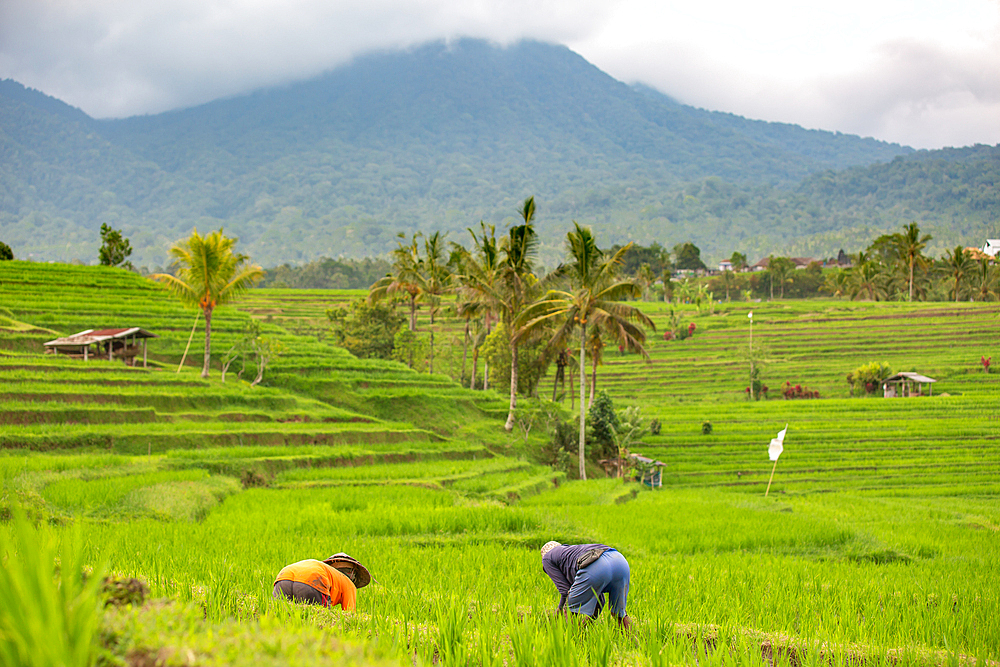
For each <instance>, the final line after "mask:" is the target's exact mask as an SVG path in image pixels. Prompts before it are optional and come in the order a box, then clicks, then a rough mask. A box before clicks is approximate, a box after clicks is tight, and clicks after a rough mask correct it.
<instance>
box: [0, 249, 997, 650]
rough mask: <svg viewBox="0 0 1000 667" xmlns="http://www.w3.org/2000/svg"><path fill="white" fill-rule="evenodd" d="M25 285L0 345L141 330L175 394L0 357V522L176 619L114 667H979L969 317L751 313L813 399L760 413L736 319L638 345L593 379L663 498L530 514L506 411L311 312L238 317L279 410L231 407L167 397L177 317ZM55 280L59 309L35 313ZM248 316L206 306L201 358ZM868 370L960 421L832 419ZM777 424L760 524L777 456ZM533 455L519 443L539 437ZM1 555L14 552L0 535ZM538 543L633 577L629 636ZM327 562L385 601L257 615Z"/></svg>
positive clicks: (4, 291) (980, 431) (525, 468)
mask: <svg viewBox="0 0 1000 667" xmlns="http://www.w3.org/2000/svg"><path fill="white" fill-rule="evenodd" d="M8 266H9V264H8ZM15 266H16V267H17V270H18V271H20V274H19V275H17V276H12V275H11V274H0V283H2V284H0V298H2V299H3V303H2V306H3V307H5V308H8V309H10V311H11V318H10V319H13V320H17V321H18V322H22V323H27V324H29V325H32V326H35V327H38V326H44V327H47V328H51V329H55V330H57V331H58V332H59V333H60V334H65V333H72V332H74V331H76V330H79V329H83V328H89V327H91V326H119V325H120V326H127V325H138V326H143V327H144V328H147V329H150V330H153V331H155V332H156V333H160V334H161V335H163V336H164V338H163V339H162V340H158V341H154V343H153V347H152V348H151V350H154V358H155V359H156V360H157V361H158V362H161V363H163V364H166V365H167V366H168V367H167V368H162V369H160V368H158V369H156V370H151V371H148V372H142V371H139V370H133V369H125V368H123V367H122V366H121V365H117V364H109V363H107V362H98V363H91V364H90V365H87V366H83V365H82V364H81V363H79V362H72V361H69V360H56V359H52V358H51V357H44V356H40V355H38V354H35V353H33V352H32V350H33V349H35V348H33V346H35V345H37V344H38V342H39V340H40V339H47V338H48V337H49V334H47V333H38V334H33V333H30V330H26V329H25V328H24V327H21V328H20V330H19V331H14V330H13V329H8V330H4V332H3V333H2V334H0V341H2V345H3V346H4V347H5V348H6V349H7V350H9V351H10V352H8V353H7V354H4V355H3V356H0V376H2V385H3V392H4V398H3V399H2V400H3V403H2V406H0V423H2V431H0V433H2V438H3V446H4V453H3V455H2V456H0V478H2V483H3V493H4V498H5V504H9V502H10V501H11V499H13V498H17V499H19V500H20V501H22V502H23V503H24V504H26V505H27V506H28V507H29V508H30V509H31V511H33V512H34V513H35V514H36V515H39V516H48V517H50V518H52V519H53V520H55V522H54V523H52V524H51V525H50V526H48V527H45V526H42V527H40V528H39V529H38V530H39V531H40V533H41V534H42V535H43V536H45V535H51V536H52V538H53V539H55V540H63V541H65V540H68V539H69V538H70V537H71V536H72V533H73V531H72V529H71V527H72V526H74V525H75V526H83V527H84V538H83V540H82V541H83V545H82V546H81V547H80V548H81V549H82V550H83V552H84V553H85V556H86V558H87V559H88V560H89V561H91V562H95V563H97V562H106V563H108V565H109V567H110V569H111V570H112V571H114V572H116V573H120V574H127V575H134V576H139V577H141V578H143V579H145V580H146V581H147V582H148V583H149V585H150V587H151V589H152V594H153V595H154V596H155V597H157V598H161V599H166V600H170V602H165V603H156V604H152V605H146V606H143V607H141V608H137V609H131V610H129V609H125V610H121V611H112V612H108V613H107V614H106V616H105V617H104V620H103V623H104V627H105V628H106V634H105V638H104V640H103V643H104V644H105V645H106V646H109V647H110V650H111V651H112V653H114V654H117V655H119V656H121V657H122V658H123V659H125V660H126V661H127V662H130V663H132V664H150V662H152V661H154V660H155V659H160V660H161V661H162V662H164V663H167V664H191V663H192V662H194V663H197V664H257V665H259V664H327V663H328V662H329V661H330V660H339V661H341V662H344V663H350V662H352V661H353V662H357V663H363V662H380V661H387V662H390V663H396V662H397V661H404V662H406V661H410V660H411V659H412V656H416V659H417V660H418V661H420V662H422V663H431V662H434V661H437V662H439V663H442V664H468V663H470V662H471V663H473V664H500V663H501V662H506V663H507V664H606V663H607V662H612V663H615V664H618V663H624V664H643V665H645V664H679V663H685V664H693V663H695V662H697V663H698V664H734V663H735V664H764V663H766V664H771V660H772V659H773V660H775V661H776V662H777V663H779V664H801V663H809V664H820V663H824V662H831V661H832V662H837V663H844V662H848V661H851V662H856V661H862V660H863V661H864V662H865V663H866V664H889V663H892V664H900V663H902V664H943V663H946V662H952V661H962V660H964V658H962V657H961V656H971V657H978V658H980V659H981V660H993V661H996V660H998V659H1000V625H998V623H1000V620H998V619H1000V597H998V593H997V591H996V588H995V586H994V585H993V581H992V580H993V578H994V576H995V572H997V571H1000V510H998V507H1000V505H998V503H997V496H998V494H1000V474H998V472H997V471H998V466H997V463H998V453H997V448H996V445H995V442H996V440H995V439H996V437H997V435H998V429H997V422H996V414H995V412H994V411H993V408H992V407H991V404H992V403H993V402H994V401H995V399H994V397H995V396H996V395H997V387H996V378H997V376H995V375H986V374H982V373H975V372H971V371H973V369H974V367H975V364H976V362H977V361H978V357H979V355H980V354H986V355H987V356H989V353H990V348H989V346H990V345H991V344H992V341H991V337H990V334H989V325H990V324H991V323H992V322H995V310H992V309H990V308H987V307H982V306H976V307H972V306H967V305H965V304H963V305H961V306H958V307H955V308H952V307H950V306H949V307H947V308H943V307H942V306H941V304H930V305H916V306H902V305H888V306H884V305H882V304H879V305H878V306H871V305H864V304H861V305H859V304H843V303H837V302H820V303H797V304H767V305H758V306H755V308H756V310H755V320H756V321H757V324H755V330H754V335H755V337H756V336H758V335H759V336H761V337H762V338H764V339H765V340H766V341H767V344H768V347H769V348H770V350H771V354H770V355H769V356H770V357H771V359H770V362H769V365H768V370H767V371H766V375H765V380H766V381H767V383H768V384H769V385H771V386H772V387H776V386H778V385H779V384H780V382H781V380H782V379H788V380H791V381H793V382H802V383H803V384H807V385H808V386H810V387H811V388H815V389H819V390H820V391H821V393H822V394H823V395H824V396H834V398H830V399H826V398H824V399H822V400H808V401H781V400H769V401H765V402H760V403H753V404H751V403H748V402H746V401H741V400H738V397H739V396H740V393H741V391H742V386H741V381H740V380H739V379H737V378H732V377H731V375H730V374H731V373H737V372H738V371H739V363H738V362H737V361H736V358H735V354H734V352H733V348H735V347H738V346H739V345H740V344H741V341H743V340H744V336H745V334H746V325H745V322H746V317H745V306H743V307H738V306H733V308H732V310H729V309H723V308H719V309H718V310H719V313H718V314H716V315H710V314H708V313H704V314H702V315H700V316H695V319H694V321H695V322H696V324H697V330H696V333H695V336H694V338H692V339H689V340H686V341H676V342H675V341H670V342H667V341H663V340H662V339H658V340H656V343H655V344H654V345H653V346H652V350H651V351H652V355H653V363H652V364H650V365H645V364H641V363H638V362H637V360H636V359H635V358H632V357H619V356H618V355H617V353H616V352H609V354H608V355H607V363H606V364H605V366H604V367H602V369H601V372H600V378H599V381H598V383H599V385H598V386H599V387H602V386H603V387H607V388H608V389H609V391H610V392H611V393H612V395H613V396H614V397H615V400H616V403H617V404H618V405H619V406H621V405H624V404H626V403H628V402H634V403H636V404H639V405H641V406H642V409H643V413H644V414H645V415H647V416H649V417H658V418H659V419H660V420H661V421H662V423H663V431H662V433H661V434H660V435H659V436H656V437H650V438H648V439H647V446H646V447H645V448H643V451H644V453H649V454H651V455H654V456H656V457H657V458H659V459H661V460H663V461H665V462H667V463H668V467H667V469H666V474H665V485H666V488H665V489H664V490H662V491H658V492H652V491H648V490H642V489H639V488H638V487H637V486H636V485H634V484H622V483H621V482H620V481H618V480H597V481H590V482H586V483H570V484H563V485H560V486H559V488H557V489H552V486H553V484H552V481H553V478H558V476H557V475H556V474H555V473H553V472H552V471H550V470H549V469H547V468H544V467H541V466H537V465H536V464H533V463H531V462H529V461H525V460H521V459H519V458H517V457H516V456H514V455H513V454H514V452H515V451H516V443H517V442H518V441H519V438H518V437H511V438H508V437H507V436H504V435H502V434H500V433H499V423H500V421H499V419H497V418H496V417H497V415H500V414H503V412H504V403H503V400H502V399H500V398H498V397H496V396H493V395H490V394H485V395H484V394H482V393H479V394H472V393H471V392H468V391H467V390H464V389H461V388H459V387H458V386H457V385H455V384H454V383H452V382H450V381H449V380H448V379H447V378H446V377H428V376H425V375H419V374H416V373H413V372H412V371H410V370H409V369H406V368H404V367H401V366H399V365H397V364H389V363H382V362H378V363H375V362H359V361H357V360H353V359H352V358H350V357H349V356H348V355H344V354H343V353H341V352H339V351H337V350H335V349H333V348H330V347H329V346H328V345H325V344H324V343H322V342H319V341H317V340H316V338H315V337H312V336H309V335H308V334H307V333H306V332H307V329H306V328H305V325H306V324H308V322H309V320H310V319H311V320H312V321H313V323H314V324H313V326H315V323H317V322H321V321H322V320H321V319H320V317H318V316H317V313H320V314H321V313H322V312H323V310H324V309H325V302H326V301H327V298H328V296H327V295H325V294H322V293H312V294H304V295H299V296H301V297H302V298H301V299H300V300H298V301H294V300H290V299H289V298H288V296H289V295H286V294H284V293H281V292H275V293H268V292H260V293H255V294H254V295H253V296H252V298H251V299H249V300H248V302H247V303H246V304H244V306H242V307H243V308H245V309H249V310H252V311H253V312H254V313H255V314H256V315H257V316H259V317H262V318H263V319H264V326H265V328H266V330H267V331H268V333H269V334H271V335H277V336H281V337H282V340H283V341H285V342H286V345H287V347H288V350H289V352H288V354H286V355H285V356H284V357H283V358H281V359H280V360H279V361H278V362H276V364H275V366H274V368H273V370H272V371H269V374H268V378H269V382H268V383H269V384H270V385H271V386H268V387H256V388H253V389H250V388H249V387H248V386H247V384H246V383H245V382H238V381H235V380H231V381H230V382H227V383H226V384H225V385H222V384H220V383H219V382H218V380H217V379H212V380H209V381H208V382H205V381H202V380H201V379H200V378H198V377H197V372H196V371H195V370H194V369H193V368H191V369H185V370H183V371H182V372H181V373H180V374H177V373H174V372H173V371H174V369H175V368H176V366H175V365H173V364H176V361H177V360H178V359H179V357H180V354H181V352H182V351H183V346H184V343H186V340H187V335H188V333H189V332H190V322H191V319H192V318H191V317H190V315H189V313H187V312H184V311H182V310H181V309H180V308H179V307H178V306H176V305H175V304H173V303H172V302H171V301H170V299H169V297H167V296H166V295H165V294H164V293H163V292H162V291H160V290H159V289H158V288H156V287H155V286H150V285H149V284H148V283H145V282H144V281H141V280H140V279H138V278H135V277H133V276H130V275H127V274H122V273H120V272H111V271H109V270H103V269H94V268H89V269H88V268H75V267H50V266H48V265H40V266H39V265H20V266H17V265H16V264H15ZM4 268H5V267H4V265H3V264H0V271H2V270H3V269H4ZM60 282H62V283H66V284H68V285H69V286H70V287H68V288H67V287H60V288H59V289H60V290H62V291H61V292H60V293H61V294H66V293H67V290H69V291H70V292H71V293H72V294H71V296H70V298H61V299H56V298H54V296H53V297H51V298H50V297H47V296H46V295H47V294H52V295H54V294H55V289H56V284H58V283H60ZM32 285H33V286H32ZM344 296H345V295H342V294H334V295H329V298H330V299H338V298H344ZM268 302H270V303H268ZM648 307H649V308H650V309H651V311H653V316H654V319H657V320H658V323H659V322H660V321H662V320H664V318H665V317H666V315H665V313H664V311H663V309H662V307H661V306H659V305H658V304H650V305H649V306H648ZM293 308H294V309H296V311H293ZM261 309H269V310H271V311H272V312H270V313H263V312H261ZM811 311H812V312H811ZM956 312H961V313H962V314H961V316H959V317H956V316H955V315H954V313H956ZM267 315H271V317H270V320H269V321H268V319H267ZM245 316H246V315H245V314H243V313H241V311H240V310H236V309H229V310H228V311H225V310H224V311H220V317H219V319H218V320H217V321H220V322H221V323H220V325H219V327H220V331H219V337H218V340H219V341H220V342H219V343H218V345H219V346H220V347H221V346H222V345H224V344H225V343H224V341H225V340H226V338H227V336H232V335H234V334H235V332H237V331H238V330H239V329H240V327H241V326H242V321H243V319H242V318H244V317H245ZM886 316H889V317H888V318H886ZM63 322H66V323H67V324H62V323H63ZM443 326H444V329H445V331H451V332H457V331H458V327H457V323H455V322H448V321H446V323H445V324H444V325H443ZM914 329H916V330H918V331H919V334H916V335H912V336H906V334H905V332H906V331H910V330H914ZM296 331H299V332H301V333H296ZM894 333H898V334H899V336H900V337H899V338H895V337H894ZM904 339H909V342H906V340H904ZM839 340H842V341H843V343H840V342H838V341H839ZM200 342H201V341H200V340H199V339H198V337H197V334H196V339H195V344H194V346H193V349H199V345H200ZM215 349H216V350H218V349H219V347H216V348H215ZM196 357H197V359H196V361H195V363H197V362H200V356H197V355H196ZM873 359H879V360H886V361H889V362H890V363H891V364H892V365H893V367H894V368H897V369H904V368H906V369H913V370H918V371H920V372H924V373H926V374H929V375H931V376H932V377H937V378H938V379H939V380H940V382H939V383H938V385H937V386H936V393H940V392H944V393H948V394H950V396H935V397H934V398H932V399H913V400H898V401H884V400H877V399H850V398H846V397H845V395H846V383H843V380H842V377H843V375H844V374H845V373H846V372H847V371H849V370H851V369H853V368H854V367H855V366H856V365H858V364H859V363H862V362H865V361H870V360H873ZM911 360H912V361H911ZM171 365H173V368H169V366H171ZM199 365H200V364H199ZM727 368H728V369H730V370H729V371H727V370H726V369H727ZM772 377H774V378H776V380H775V381H771V378H772ZM811 378H815V380H813V379H811ZM839 384H843V387H842V388H839V386H838V385H839ZM543 393H544V392H543ZM706 420H708V421H711V422H712V424H713V433H712V434H711V435H707V436H705V435H701V424H702V422H703V421H706ZM786 421H787V422H789V423H790V428H789V434H788V438H787V440H786V451H785V454H784V455H783V456H782V459H781V461H780V462H779V465H778V470H777V474H776V477H775V482H774V486H773V487H772V490H771V497H770V498H768V499H766V500H765V499H763V498H762V491H763V486H764V484H766V481H767V475H768V474H769V473H770V467H771V466H770V462H769V461H768V460H767V457H766V453H765V451H766V445H767V441H768V439H769V438H771V437H773V435H774V433H775V432H776V431H777V429H779V428H781V427H782V426H784V423H785V422H786ZM532 433H533V435H532V436H531V438H529V440H531V441H532V442H533V443H534V444H536V445H537V444H538V442H539V441H540V439H541V438H542V437H543V435H542V434H541V433H540V430H536V431H533V432H532ZM241 445H242V446H241ZM259 484H263V485H265V486H262V487H257V486H255V485H259ZM546 489H551V490H546ZM518 498H521V500H519V501H518V500H517V499H518ZM500 500H502V501H504V502H498V501H500ZM0 531H2V535H3V541H4V544H5V545H10V544H16V543H17V542H16V540H15V536H14V532H15V531H14V529H13V527H12V526H11V525H9V524H6V525H4V526H3V527H2V528H0ZM551 538H555V539H559V540H560V541H564V542H568V541H575V540H588V541H589V540H597V541H603V542H607V543H610V544H613V545H615V546H617V547H618V548H620V549H621V550H622V552H623V553H625V554H626V556H627V557H628V559H629V561H630V563H631V565H632V572H633V580H632V591H631V594H630V598H629V609H630V612H631V613H632V614H633V616H634V618H635V620H636V626H635V631H634V633H633V634H632V636H631V637H630V638H628V639H625V638H623V637H621V636H619V635H618V634H617V631H616V630H615V629H614V627H613V624H610V623H608V622H607V620H606V619H602V620H601V621H600V622H598V623H597V624H595V625H594V626H593V627H591V628H588V629H585V630H580V629H578V628H576V627H575V626H573V625H572V624H567V623H565V622H563V621H562V620H559V619H554V618H552V617H551V616H550V615H549V613H548V611H547V610H548V609H550V608H551V606H552V604H553V602H554V597H555V596H554V589H551V584H550V583H549V582H548V580H547V579H546V578H545V577H544V575H543V574H542V573H541V572H540V568H539V564H538V555H537V547H538V546H539V545H540V544H541V543H543V542H545V541H547V540H548V539H551ZM22 546H23V545H22ZM341 549H344V550H346V551H348V552H350V553H352V554H353V555H355V556H357V557H359V558H361V559H362V561H364V562H365V563H366V564H368V565H369V566H370V567H371V569H372V571H373V573H374V574H375V576H376V578H377V579H378V581H379V583H378V584H373V585H372V586H371V587H369V588H366V589H364V590H362V591H361V593H360V596H359V601H360V604H359V612H358V613H357V614H354V615H348V614H340V613H339V610H338V611H325V610H315V609H307V610H301V609H296V608H294V607H291V606H289V605H285V604H276V603H274V602H272V601H271V600H270V598H269V584H270V581H271V578H272V577H273V575H274V573H275V572H276V571H277V570H278V569H279V568H280V567H281V566H282V565H284V564H285V563H287V562H290V561H292V560H296V559H299V558H303V557H310V556H316V557H322V556H325V555H328V552H332V551H337V550H341ZM22 550H23V549H22ZM304 646H308V647H309V649H304V648H303V647H304ZM405 656H411V657H405Z"/></svg>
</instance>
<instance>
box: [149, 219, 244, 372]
mask: <svg viewBox="0 0 1000 667" xmlns="http://www.w3.org/2000/svg"><path fill="white" fill-rule="evenodd" d="M236 241H237V239H231V238H227V237H225V236H223V234H222V230H221V229H220V230H219V231H217V232H212V233H210V234H208V235H206V236H202V235H201V234H199V233H198V230H197V229H195V230H194V231H193V232H192V233H191V236H190V237H188V238H186V239H184V240H183V241H180V242H178V243H177V244H175V245H174V246H173V247H172V248H170V256H171V257H173V260H174V262H173V263H174V265H175V266H177V274H176V275H174V276H171V275H169V274H165V273H157V274H154V275H152V276H150V277H151V278H153V280H156V281H159V282H161V283H163V284H164V285H166V286H167V288H168V289H170V291H171V292H173V293H174V294H175V295H177V296H178V297H179V298H180V300H181V301H183V302H184V303H185V304H187V305H190V306H194V307H196V308H199V309H201V312H202V314H204V316H205V360H204V363H203V365H202V368H201V376H202V377H203V378H207V377H208V365H209V361H210V360H211V355H212V311H214V310H215V308H216V307H218V306H222V305H225V304H227V303H231V302H233V301H235V300H236V299H237V298H238V297H239V296H240V295H242V294H243V293H244V292H246V291H247V290H248V289H250V288H251V287H253V286H254V284H255V283H256V282H257V281H258V280H260V279H261V278H262V277H263V276H264V270H263V269H261V268H260V267H259V266H257V265H256V264H252V263H251V262H250V258H249V257H247V256H246V255H242V254H236V253H234V252H233V246H235V245H236Z"/></svg>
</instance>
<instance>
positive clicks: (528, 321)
mask: <svg viewBox="0 0 1000 667" xmlns="http://www.w3.org/2000/svg"><path fill="white" fill-rule="evenodd" d="M573 225H574V230H573V231H571V232H569V233H568V234H567V235H566V245H567V250H568V254H569V256H570V259H571V262H570V263H569V264H568V265H564V266H561V267H559V268H558V269H556V274H557V275H558V276H562V277H564V278H565V279H566V280H567V281H568V283H569V285H568V287H569V289H567V290H558V289H551V290H549V291H548V292H547V293H546V294H545V296H543V297H542V298H541V299H539V300H538V301H536V302H535V303H533V304H531V305H529V306H528V307H527V308H525V309H524V311H523V312H522V313H521V314H520V316H519V317H518V318H517V320H516V325H517V333H516V334H515V336H514V338H515V340H519V339H521V338H523V337H525V336H527V335H528V334H529V333H530V332H531V331H532V330H533V329H535V328H537V327H539V326H542V325H543V324H548V323H550V322H555V323H556V327H555V333H554V334H553V335H552V339H551V342H550V343H549V344H550V345H554V344H558V343H559V342H565V341H567V340H569V338H570V336H571V335H572V334H573V333H574V331H575V330H576V329H577V328H579V338H578V340H579V344H580V354H579V365H580V368H579V372H580V445H579V456H580V478H581V479H586V478H587V473H586V470H585V468H584V461H585V450H584V445H585V443H586V413H587V411H586V403H585V388H586V364H585V357H586V351H587V348H588V344H589V342H590V341H589V340H588V336H587V334H588V328H590V329H591V330H595V329H596V330H598V331H601V332H606V333H607V335H609V336H610V337H611V338H613V339H614V340H615V341H616V342H618V343H619V344H620V345H623V346H624V347H626V348H627V349H629V350H631V351H634V352H639V353H640V354H642V355H643V357H645V358H646V359H647V360H648V359H649V355H648V353H647V352H646V349H645V347H643V344H644V343H645V341H646V332H645V331H644V329H643V327H649V328H651V329H653V330H654V331H655V329H656V327H655V326H654V325H653V321H652V320H650V319H649V317H647V316H646V315H645V314H644V313H643V312H642V311H641V310H639V309H638V308H636V307H635V306H630V305H628V304H627V303H623V302H622V300H623V299H625V298H633V299H634V298H638V297H639V296H640V295H641V290H640V288H639V286H638V285H637V284H636V283H635V282H633V281H628V280H617V276H616V274H617V272H618V269H619V267H620V266H621V263H622V258H623V257H624V255H625V253H626V252H628V250H629V248H631V244H629V245H627V246H625V247H624V248H621V249H620V250H618V251H617V252H615V253H614V254H612V255H610V256H607V255H605V253H604V252H602V251H601V250H600V248H598V247H597V243H596V241H595V240H594V236H593V234H592V232H591V231H590V229H588V228H586V227H581V226H580V225H579V224H577V223H576V222H574V223H573Z"/></svg>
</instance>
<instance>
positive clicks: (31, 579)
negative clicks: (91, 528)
mask: <svg viewBox="0 0 1000 667" xmlns="http://www.w3.org/2000/svg"><path fill="white" fill-rule="evenodd" d="M64 539H65V541H64V542H63V543H62V544H61V545H60V543H59V537H58V536H57V534H56V533H55V532H53V531H51V530H49V529H48V528H47V527H41V528H37V529H36V528H34V527H33V526H32V525H31V524H30V522H29V521H28V520H27V519H26V518H24V516H23V515H22V514H20V513H19V512H18V513H15V517H14V520H13V521H11V522H10V523H8V524H7V525H4V526H0V560H2V561H3V565H4V566H3V567H2V568H0V664H3V665H33V666H36V667H50V666H51V667H89V666H90V665H94V664H96V663H97V657H98V653H99V650H100V644H99V632H98V631H99V620H100V610H101V598H100V595H99V588H100V586H101V582H102V580H103V572H97V571H95V572H91V573H90V576H89V577H88V576H85V574H84V565H85V563H84V557H83V549H82V548H81V547H80V543H79V532H78V531H77V532H76V533H70V534H68V535H65V538H64Z"/></svg>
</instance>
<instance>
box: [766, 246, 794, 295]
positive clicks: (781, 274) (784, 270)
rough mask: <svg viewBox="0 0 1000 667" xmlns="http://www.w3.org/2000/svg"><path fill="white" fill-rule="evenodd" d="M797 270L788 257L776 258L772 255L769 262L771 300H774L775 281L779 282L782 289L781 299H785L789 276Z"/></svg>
mask: <svg viewBox="0 0 1000 667" xmlns="http://www.w3.org/2000/svg"><path fill="white" fill-rule="evenodd" d="M794 270H795V265H794V264H792V260H790V259H788V258H787V257H775V256H774V255H771V256H770V257H769V258H768V260H767V272H768V273H769V274H770V278H771V300H774V281H775V279H777V280H778V285H779V286H780V287H781V298H782V299H784V298H785V280H786V279H787V278H788V274H789V273H791V272H792V271H794Z"/></svg>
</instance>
